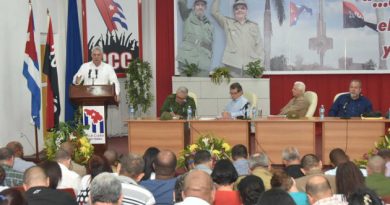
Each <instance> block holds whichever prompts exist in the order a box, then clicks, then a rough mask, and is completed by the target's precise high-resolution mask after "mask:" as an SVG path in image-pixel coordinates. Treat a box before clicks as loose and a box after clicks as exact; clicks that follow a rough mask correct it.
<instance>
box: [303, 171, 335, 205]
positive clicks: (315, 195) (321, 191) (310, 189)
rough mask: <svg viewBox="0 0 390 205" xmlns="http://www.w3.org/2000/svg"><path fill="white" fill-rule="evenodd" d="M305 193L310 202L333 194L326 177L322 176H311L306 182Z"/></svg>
mask: <svg viewBox="0 0 390 205" xmlns="http://www.w3.org/2000/svg"><path fill="white" fill-rule="evenodd" d="M306 193H307V196H308V197H309V200H310V204H313V203H315V202H316V201H318V200H320V199H324V198H328V197H331V196H332V195H333V193H332V189H331V187H330V184H329V181H328V179H326V178H325V177H324V176H321V175H317V176H312V177H310V178H309V180H308V181H307V183H306Z"/></svg>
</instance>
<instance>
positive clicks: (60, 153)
mask: <svg viewBox="0 0 390 205" xmlns="http://www.w3.org/2000/svg"><path fill="white" fill-rule="evenodd" d="M71 160H72V159H71V155H70V153H69V152H67V151H66V150H64V149H62V148H60V149H58V150H57V153H56V161H57V163H58V165H60V168H61V174H62V178H61V181H60V183H59V184H58V186H57V188H59V189H63V188H73V190H74V193H78V191H79V188H80V182H81V178H80V176H79V175H78V174H77V173H76V172H74V171H72V170H70V169H69V166H70V164H71Z"/></svg>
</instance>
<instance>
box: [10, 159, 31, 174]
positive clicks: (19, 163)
mask: <svg viewBox="0 0 390 205" xmlns="http://www.w3.org/2000/svg"><path fill="white" fill-rule="evenodd" d="M32 166H35V164H34V163H33V162H29V161H26V160H24V159H21V158H19V157H15V162H14V166H13V167H12V168H13V169H14V170H16V171H19V172H22V173H24V172H25V171H26V169H28V168H30V167H32Z"/></svg>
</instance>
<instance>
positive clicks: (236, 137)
mask: <svg viewBox="0 0 390 205" xmlns="http://www.w3.org/2000/svg"><path fill="white" fill-rule="evenodd" d="M189 124H190V132H191V134H190V143H194V142H195V141H196V140H197V139H198V138H199V136H200V135H202V134H207V133H212V134H215V135H216V136H218V137H220V138H224V139H225V140H226V142H228V143H229V144H230V145H231V146H234V145H236V144H243V145H245V146H246V147H247V148H249V125H248V121H247V120H191V121H190V122H189Z"/></svg>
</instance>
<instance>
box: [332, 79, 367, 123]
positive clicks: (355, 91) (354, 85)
mask: <svg viewBox="0 0 390 205" xmlns="http://www.w3.org/2000/svg"><path fill="white" fill-rule="evenodd" d="M361 92H362V82H361V81H360V80H352V81H351V83H350V84H349V93H347V94H343V95H340V96H339V97H338V98H337V99H336V101H335V102H334V103H333V105H332V108H331V109H330V110H329V116H335V117H360V115H362V114H364V113H369V112H371V111H372V104H371V102H370V100H368V98H366V97H364V96H362V95H361Z"/></svg>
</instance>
